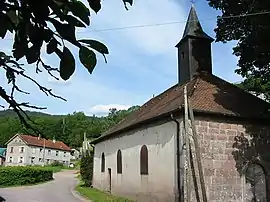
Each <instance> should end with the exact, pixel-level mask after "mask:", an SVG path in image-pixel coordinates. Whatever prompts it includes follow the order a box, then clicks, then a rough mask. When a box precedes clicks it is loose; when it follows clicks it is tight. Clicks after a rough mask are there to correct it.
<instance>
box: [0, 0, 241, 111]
mask: <svg viewBox="0 0 270 202" xmlns="http://www.w3.org/2000/svg"><path fill="white" fill-rule="evenodd" d="M190 7H191V3H190V1H189V0H159V1H158V3H157V1H156V0H134V5H133V6H132V7H129V10H126V9H125V8H124V6H123V3H122V2H121V0H109V1H102V9H101V10H100V12H99V13H98V14H95V13H94V11H91V17H92V18H91V26H90V27H88V28H85V29H80V30H78V31H77V38H78V39H87V38H88V39H89V38H90V39H95V40H99V41H101V42H103V43H104V44H106V46H107V47H108V49H109V55H108V56H107V61H108V62H107V63H105V61H104V59H103V57H102V56H101V55H98V64H97V66H96V68H95V70H94V72H93V74H89V73H88V71H87V69H86V68H84V66H82V65H81V64H80V62H79V61H78V49H76V48H72V52H73V53H74V55H75V58H76V71H75V73H74V74H73V75H72V77H71V78H70V80H68V81H61V80H60V81H57V80H55V79H53V78H52V77H50V76H49V75H48V74H47V73H46V72H42V73H40V74H38V75H37V74H36V73H35V66H34V65H27V64H26V62H25V60H22V61H20V62H21V63H24V64H25V68H26V69H27V71H26V73H28V74H29V75H30V76H33V77H34V78H36V79H37V80H38V82H39V83H40V84H41V85H43V86H45V87H47V88H50V89H53V92H54V93H55V94H57V95H60V96H62V97H64V98H65V99H67V101H66V102H65V101H62V100H59V99H56V98H53V97H50V96H46V95H45V94H44V93H42V92H41V91H40V90H39V89H38V88H37V86H35V85H34V84H32V83H31V82H29V81H26V80H25V79H18V84H19V86H20V87H21V88H22V89H23V90H26V91H28V92H30V94H29V95H24V94H21V93H17V94H16V99H17V100H18V101H27V102H29V103H30V104H32V105H37V106H41V107H47V109H45V110H42V112H44V113H50V114H68V113H73V112H75V111H76V112H78V111H82V112H84V113H85V114H87V115H93V114H95V115H106V114H107V113H108V110H109V109H110V108H117V109H118V110H120V109H127V108H129V107H130V106H133V105H142V104H143V103H145V102H146V101H148V100H149V99H150V98H152V97H153V95H158V94H159V93H161V92H163V91H164V90H166V89H167V88H169V87H171V86H172V85H174V84H176V83H177V79H178V78H177V49H176V48H175V45H176V44H177V43H178V42H179V40H180V39H181V37H182V34H183V31H184V27H185V21H186V20H187V16H188V13H189V10H190ZM195 8H196V11H197V14H198V17H199V19H200V21H201V24H202V27H203V29H204V31H205V32H206V33H207V34H208V35H210V36H212V37H213V38H214V37H215V33H214V28H215V26H216V16H217V15H218V12H217V11H216V10H214V9H213V8H210V7H209V6H208V5H207V2H206V1H205V0H197V1H196V3H195ZM171 22H177V23H171ZM163 23H164V25H157V24H163ZM166 23H167V24H166ZM168 23H170V24H168ZM137 25H151V26H142V27H134V26H137ZM130 26H131V27H132V26H133V28H128V27H130ZM115 28H124V29H115ZM234 43H235V42H230V43H226V44H223V43H213V44H212V61H213V73H214V74H215V75H217V76H219V77H221V78H223V79H225V80H227V81H229V82H239V81H241V80H242V78H241V77H240V76H239V75H237V74H235V73H234V70H235V69H236V68H237V58H236V57H235V56H234V55H232V47H233V46H234ZM11 49H12V40H11V36H7V37H6V39H4V40H1V39H0V50H5V51H6V52H11ZM43 50H45V48H44V49H43ZM42 58H43V59H44V61H45V62H46V63H48V64H50V65H51V66H53V67H58V65H59V60H58V58H57V57H55V56H52V55H50V56H48V55H46V54H42ZM0 79H1V85H2V86H3V87H5V89H7V91H8V92H9V91H10V87H9V85H8V84H7V81H6V79H5V72H4V71H3V70H1V71H0ZM0 104H1V105H5V106H7V105H6V104H5V103H4V101H2V100H0Z"/></svg>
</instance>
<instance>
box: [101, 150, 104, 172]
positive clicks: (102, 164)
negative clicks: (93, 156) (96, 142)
mask: <svg viewBox="0 0 270 202" xmlns="http://www.w3.org/2000/svg"><path fill="white" fill-rule="evenodd" d="M101 172H103V173H104V172H105V155H104V153H102V155H101Z"/></svg>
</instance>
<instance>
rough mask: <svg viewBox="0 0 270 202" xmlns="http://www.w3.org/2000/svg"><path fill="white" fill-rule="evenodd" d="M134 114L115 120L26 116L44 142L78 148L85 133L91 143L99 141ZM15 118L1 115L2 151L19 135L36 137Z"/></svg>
mask: <svg viewBox="0 0 270 202" xmlns="http://www.w3.org/2000/svg"><path fill="white" fill-rule="evenodd" d="M131 108H132V107H131ZM133 109H134V108H133ZM133 111H134V110H131V111H130V110H129V109H128V110H119V111H118V110H116V112H115V114H114V116H110V115H108V116H105V117H96V116H86V115H85V114H84V113H83V112H74V113H73V114H68V115H65V116H63V115H62V116H59V115H48V114H43V113H39V112H27V114H28V116H29V117H30V118H31V119H32V120H33V122H35V124H34V123H30V125H31V126H32V127H35V128H36V129H37V130H38V131H41V132H42V134H43V135H44V137H45V138H47V139H53V138H54V137H55V138H56V140H59V141H63V142H64V143H66V144H67V145H69V146H71V147H73V148H79V147H81V144H82V142H83V134H84V133H86V134H87V138H88V139H94V138H97V137H99V136H100V135H101V134H102V133H104V132H105V131H106V130H108V129H109V128H110V127H112V126H114V125H115V124H117V123H118V122H119V121H121V120H122V119H124V118H125V117H127V116H128V115H129V114H130V113H132V112H133ZM1 112H2V113H1ZM14 114H15V113H14V112H13V111H4V112H3V111H0V134H1V135H0V146H1V147H3V146H5V143H6V142H7V141H8V140H9V139H10V138H11V137H12V136H14V135H15V134H16V133H28V134H32V135H33V134H35V132H34V131H32V130H31V129H30V130H28V131H26V130H25V128H24V126H23V125H21V124H20V120H19V118H18V117H17V116H15V115H14ZM63 120H64V121H63Z"/></svg>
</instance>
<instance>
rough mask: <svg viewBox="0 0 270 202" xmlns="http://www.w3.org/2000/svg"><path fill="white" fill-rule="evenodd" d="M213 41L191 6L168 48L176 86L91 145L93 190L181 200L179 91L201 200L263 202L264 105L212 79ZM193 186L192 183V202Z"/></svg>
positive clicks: (269, 165)
mask: <svg viewBox="0 0 270 202" xmlns="http://www.w3.org/2000/svg"><path fill="white" fill-rule="evenodd" d="M213 41H214V39H213V38H211V37H210V36H209V35H208V34H206V33H205V32H204V31H203V28H202V26H201V24H200V22H199V20H198V16H197V14H196V11H195V8H194V6H192V7H191V10H190V13H189V16H188V19H187V22H186V27H185V30H184V33H183V36H182V38H181V40H180V41H179V43H178V44H177V45H176V48H177V51H178V83H177V84H175V85H174V86H172V87H171V88H169V89H167V90H165V91H164V92H163V93H161V94H160V95H158V96H156V97H154V98H152V99H150V100H149V101H148V102H146V103H145V104H144V105H142V106H141V107H140V109H138V110H137V111H135V112H134V113H132V114H131V115H129V116H128V117H127V118H125V119H124V120H122V121H121V122H120V123H119V124H117V125H116V126H114V127H112V128H111V129H110V130H108V131H107V132H106V133H104V134H103V135H102V136H100V137H99V138H97V139H95V140H94V141H92V143H93V144H94V145H95V149H94V169H93V180H92V181H93V186H94V187H95V188H98V189H100V190H103V191H109V192H111V193H112V194H114V195H119V196H124V197H127V198H131V199H134V200H136V201H139V202H140V201H142V202H151V201H158V202H173V201H175V202H179V201H181V202H184V201H186V200H185V198H186V193H185V186H186V177H185V175H184V173H185V169H186V167H185V166H186V164H185V162H186V155H185V152H184V150H185V148H186V147H185V146H186V145H184V142H185V141H184V137H183V126H184V106H185V102H184V88H185V86H186V89H187V91H186V92H187V97H188V100H189V102H190V104H191V106H192V108H193V111H194V119H195V125H196V132H197V136H198V144H199V151H200V159H201V162H202V167H203V169H202V172H203V179H204V184H205V188H206V194H207V201H209V202H217V201H224V202H225V201H230V202H240V201H245V202H248V201H250V202H251V201H260V202H267V201H269V200H270V186H269V185H270V178H269V177H270V152H269V148H270V147H269V144H270V133H269V132H270V128H269V123H270V122H269V120H270V119H269V117H270V114H269V108H270V105H269V103H267V102H265V101H263V100H261V99H260V98H258V97H256V96H254V95H252V94H250V93H248V92H245V91H243V90H242V89H240V88H238V87H237V86H235V85H234V84H231V83H229V82H227V81H225V80H223V79H221V78H219V77H218V76H216V75H214V74H213V71H212V69H213V67H212V58H211V57H212V56H211V55H212V54H211V53H212V51H211V44H212V42H213ZM196 177H198V174H197V173H196V170H195V171H194V173H193V179H194V178H196ZM198 184H199V181H198V180H197V182H196V179H195V180H193V181H192V185H191V186H192V193H191V201H194V202H195V201H198V198H197V197H200V198H201V192H200V186H199V185H198ZM197 189H199V196H198V191H196V190H197ZM200 201H202V200H200Z"/></svg>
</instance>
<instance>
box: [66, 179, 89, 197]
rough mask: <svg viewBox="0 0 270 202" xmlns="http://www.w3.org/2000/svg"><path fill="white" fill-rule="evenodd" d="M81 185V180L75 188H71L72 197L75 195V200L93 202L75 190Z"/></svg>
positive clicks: (77, 181)
mask: <svg viewBox="0 0 270 202" xmlns="http://www.w3.org/2000/svg"><path fill="white" fill-rule="evenodd" d="M79 183H80V182H79V180H76V184H75V186H74V187H73V188H71V190H70V191H71V193H72V195H73V196H74V197H75V198H77V199H79V200H81V201H83V202H92V201H91V200H89V199H87V198H86V197H84V196H83V195H82V194H80V193H79V192H78V191H76V190H75V189H76V186H77V185H78V184H79Z"/></svg>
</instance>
